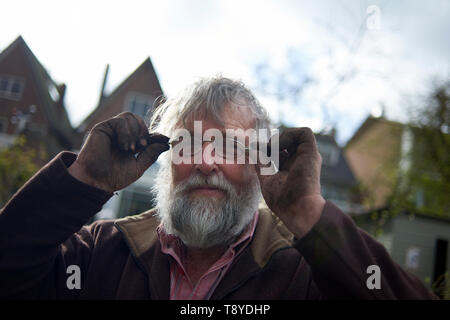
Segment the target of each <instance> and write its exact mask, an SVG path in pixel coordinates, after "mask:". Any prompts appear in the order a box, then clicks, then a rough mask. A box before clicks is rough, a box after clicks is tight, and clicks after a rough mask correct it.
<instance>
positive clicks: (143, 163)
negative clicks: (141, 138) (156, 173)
mask: <svg viewBox="0 0 450 320" xmlns="http://www.w3.org/2000/svg"><path fill="white" fill-rule="evenodd" d="M167 150H169V145H168V144H165V143H164V144H163V143H152V144H150V145H149V146H148V147H147V148H145V149H144V150H142V152H141V153H139V156H138V157H137V159H136V160H137V165H138V167H139V171H141V172H144V171H145V170H147V169H148V167H150V166H151V165H152V164H153V163H154V162H155V161H156V160H157V159H158V157H159V155H160V154H161V153H163V152H164V151H167Z"/></svg>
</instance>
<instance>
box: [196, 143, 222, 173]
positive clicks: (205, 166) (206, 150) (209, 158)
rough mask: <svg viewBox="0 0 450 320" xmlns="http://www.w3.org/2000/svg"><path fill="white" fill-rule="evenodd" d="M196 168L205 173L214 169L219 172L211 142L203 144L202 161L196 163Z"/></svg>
mask: <svg viewBox="0 0 450 320" xmlns="http://www.w3.org/2000/svg"><path fill="white" fill-rule="evenodd" d="M196 169H197V170H199V171H200V172H201V173H203V174H205V175H208V174H210V173H211V172H213V171H214V172H217V170H218V167H217V163H216V158H215V156H214V151H213V148H212V144H211V143H210V142H208V143H205V144H203V146H202V157H201V163H199V164H196Z"/></svg>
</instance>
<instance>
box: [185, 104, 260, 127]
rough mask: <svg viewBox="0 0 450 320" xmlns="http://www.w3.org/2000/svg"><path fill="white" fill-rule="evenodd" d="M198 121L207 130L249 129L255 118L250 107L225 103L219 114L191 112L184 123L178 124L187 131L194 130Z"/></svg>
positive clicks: (252, 125)
mask: <svg viewBox="0 0 450 320" xmlns="http://www.w3.org/2000/svg"><path fill="white" fill-rule="evenodd" d="M196 121H200V122H201V124H202V130H207V129H210V128H216V129H219V130H221V131H225V130H226V129H244V130H246V129H249V128H255V120H254V117H253V113H252V112H251V110H250V107H248V106H245V105H242V106H236V105H233V106H231V105H230V104H226V105H225V106H224V108H223V109H222V113H221V114H220V115H214V114H205V113H204V112H203V113H202V114H194V113H193V114H191V115H190V116H189V117H188V118H187V119H186V120H185V121H184V124H182V123H180V126H178V127H183V128H185V129H187V130H189V131H194V123H195V122H196Z"/></svg>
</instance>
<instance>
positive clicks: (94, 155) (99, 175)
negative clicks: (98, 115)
mask: <svg viewBox="0 0 450 320" xmlns="http://www.w3.org/2000/svg"><path fill="white" fill-rule="evenodd" d="M168 141H169V138H168V137H166V136H163V135H159V134H149V132H148V129H147V126H146V125H145V123H144V121H143V120H142V118H140V117H139V116H136V115H134V114H132V113H130V112H123V113H121V114H119V115H117V116H115V117H114V118H111V119H108V120H105V121H103V122H100V123H98V124H97V125H95V126H94V127H93V128H92V130H91V131H90V133H89V136H88V137H87V139H86V142H85V143H84V145H83V147H82V148H81V151H80V153H79V154H78V157H77V159H76V160H75V162H74V163H73V164H72V165H71V166H70V167H69V169H68V170H69V173H70V174H71V175H72V176H73V177H75V178H76V179H78V180H80V181H82V182H84V183H87V184H89V185H92V186H94V187H97V188H100V189H103V190H105V191H108V192H114V191H117V190H120V189H123V188H125V187H126V186H128V185H130V184H131V183H133V182H134V181H136V180H137V179H139V178H140V177H141V176H142V175H143V174H144V172H145V170H147V169H148V167H150V166H151V165H152V164H153V163H154V162H155V161H156V159H158V157H159V155H160V154H161V153H162V152H164V151H166V150H168V149H169V145H168V143H167V142H168ZM137 153H138V155H137V157H135V154H137Z"/></svg>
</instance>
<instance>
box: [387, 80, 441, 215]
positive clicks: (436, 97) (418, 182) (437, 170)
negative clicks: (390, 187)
mask: <svg viewBox="0 0 450 320" xmlns="http://www.w3.org/2000/svg"><path fill="white" fill-rule="evenodd" d="M416 113H417V114H416V115H415V117H414V118H413V119H412V121H411V122H410V124H409V125H408V126H407V128H408V129H409V131H410V133H411V137H412V141H413V143H412V146H411V148H410V150H409V152H408V154H407V155H406V156H407V158H408V161H407V162H408V163H407V168H406V169H403V171H402V172H401V174H400V175H399V180H398V181H397V185H396V187H395V188H394V192H393V194H392V197H391V199H390V204H391V206H392V208H393V210H403V211H407V212H420V213H421V214H426V215H431V216H436V217H442V218H450V196H449V195H450V134H449V133H450V132H449V128H450V82H446V83H444V84H441V85H440V86H438V87H437V88H436V89H435V90H434V91H433V92H432V94H430V96H429V97H428V99H427V101H426V103H425V104H424V107H422V108H418V109H417V110H416ZM400 170H402V169H400Z"/></svg>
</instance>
